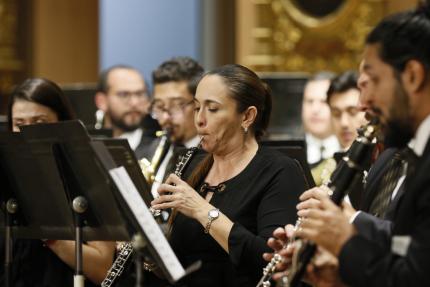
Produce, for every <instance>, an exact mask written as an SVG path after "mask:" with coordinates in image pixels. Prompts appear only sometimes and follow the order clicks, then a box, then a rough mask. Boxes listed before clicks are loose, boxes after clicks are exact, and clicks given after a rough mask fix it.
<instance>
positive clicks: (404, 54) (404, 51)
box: [366, 1, 430, 76]
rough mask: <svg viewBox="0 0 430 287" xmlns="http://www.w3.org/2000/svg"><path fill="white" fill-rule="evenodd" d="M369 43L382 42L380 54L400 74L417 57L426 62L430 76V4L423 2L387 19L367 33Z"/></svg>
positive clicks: (380, 43) (424, 63)
mask: <svg viewBox="0 0 430 287" xmlns="http://www.w3.org/2000/svg"><path fill="white" fill-rule="evenodd" d="M427 2H429V1H427ZM366 44H379V45H380V46H379V56H380V57H381V59H382V60H383V61H384V62H385V63H387V64H388V65H390V66H392V67H393V68H394V70H395V71H396V72H397V73H400V72H402V71H403V70H404V69H405V67H406V63H407V62H408V61H409V60H417V61H419V62H420V63H422V65H423V66H424V68H425V71H426V74H427V76H428V71H429V68H430V7H429V4H422V5H420V6H419V7H418V8H417V9H415V10H413V11H407V12H402V13H398V14H395V15H392V16H390V17H387V18H385V19H384V20H382V21H381V22H380V23H379V24H378V25H377V26H376V27H375V28H374V29H373V30H372V31H371V32H370V34H369V35H368V36H367V39H366Z"/></svg>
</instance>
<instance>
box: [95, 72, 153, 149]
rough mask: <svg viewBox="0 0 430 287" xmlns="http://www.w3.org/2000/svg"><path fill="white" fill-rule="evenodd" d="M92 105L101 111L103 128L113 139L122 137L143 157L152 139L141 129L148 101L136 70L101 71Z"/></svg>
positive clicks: (151, 136) (144, 87)
mask: <svg viewBox="0 0 430 287" xmlns="http://www.w3.org/2000/svg"><path fill="white" fill-rule="evenodd" d="M95 103H96V106H97V108H98V109H99V110H102V111H103V112H104V122H103V124H104V127H105V128H111V129H112V132H113V137H114V138H126V139H127V140H128V142H129V144H130V147H131V148H132V149H133V150H134V151H135V153H136V156H137V157H138V158H142V157H143V156H145V155H146V154H147V152H148V151H147V150H148V146H149V145H150V144H151V142H152V141H153V140H154V137H153V135H152V134H151V133H147V132H145V131H144V130H143V128H142V120H143V118H144V117H145V115H147V114H148V113H149V106H150V100H149V96H148V92H147V88H146V85H145V81H144V79H143V77H142V75H141V74H140V73H139V71H138V70H136V69H135V68H133V67H130V66H126V65H116V66H112V67H110V68H108V69H106V70H104V71H102V72H101V74H100V77H99V82H98V87H97V93H96V96H95Z"/></svg>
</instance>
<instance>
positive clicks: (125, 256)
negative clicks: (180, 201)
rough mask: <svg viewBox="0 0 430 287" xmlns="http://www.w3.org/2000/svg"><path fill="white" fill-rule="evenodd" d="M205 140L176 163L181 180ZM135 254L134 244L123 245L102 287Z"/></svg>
mask: <svg viewBox="0 0 430 287" xmlns="http://www.w3.org/2000/svg"><path fill="white" fill-rule="evenodd" d="M202 141H203V138H201V139H200V142H199V144H198V145H197V146H196V147H192V148H190V149H188V150H187V152H186V154H185V155H184V156H182V157H181V159H180V160H179V162H177V163H176V167H175V171H174V173H175V174H176V175H177V176H178V177H180V178H181V176H182V174H183V173H184V171H185V169H186V168H187V167H188V164H189V163H190V161H191V158H192V157H193V156H194V155H195V153H196V151H197V150H198V149H199V148H200V147H201V144H202ZM153 215H154V216H156V215H155V214H153ZM132 253H133V244H132V243H131V242H126V243H124V244H122V245H121V246H120V248H119V252H118V256H117V258H116V259H115V261H114V262H113V264H112V266H111V268H110V269H109V271H108V272H107V275H106V277H105V279H104V280H103V282H102V283H101V287H110V286H112V285H113V284H114V283H115V281H116V280H117V279H118V277H119V276H121V274H122V272H123V271H124V269H125V267H126V266H127V265H128V263H129V259H130V258H131V255H132ZM143 268H144V269H145V270H147V271H151V270H152V269H153V264H148V263H144V264H143Z"/></svg>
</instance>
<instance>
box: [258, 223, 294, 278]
mask: <svg viewBox="0 0 430 287" xmlns="http://www.w3.org/2000/svg"><path fill="white" fill-rule="evenodd" d="M293 235H294V226H293V225H291V224H288V225H286V226H285V228H281V227H279V228H277V229H275V231H273V237H272V238H269V240H268V241H267V245H268V246H269V247H270V248H272V249H273V250H274V252H276V253H278V254H279V255H281V256H282V257H283V260H282V262H281V263H279V264H277V265H276V270H277V271H278V272H277V273H275V274H273V276H272V278H273V279H274V280H278V279H279V278H281V277H282V276H283V275H285V272H284V271H285V270H286V269H287V268H288V267H289V266H290V262H291V257H292V254H293V251H294V247H293V245H289V246H287V244H288V241H289V239H290V238H291V237H293ZM273 254H274V253H264V254H263V258H264V259H265V260H266V261H270V260H272V258H273Z"/></svg>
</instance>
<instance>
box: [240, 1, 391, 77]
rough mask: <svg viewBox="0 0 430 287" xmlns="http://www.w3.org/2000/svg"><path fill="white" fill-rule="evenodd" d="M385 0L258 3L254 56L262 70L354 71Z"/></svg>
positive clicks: (250, 61) (248, 61) (249, 58)
mask: <svg viewBox="0 0 430 287" xmlns="http://www.w3.org/2000/svg"><path fill="white" fill-rule="evenodd" d="M385 2H386V1H385V0H309V1H306V0H264V1H262V0H258V1H257V0H254V1H253V5H255V10H254V11H255V12H256V21H255V22H256V24H255V26H254V28H253V31H252V34H251V35H252V37H253V39H252V41H253V42H254V45H253V51H252V53H251V54H250V55H247V56H246V57H245V58H244V60H245V63H244V64H245V65H248V66H250V67H251V68H254V69H255V70H257V71H305V72H316V71H320V70H331V71H343V70H346V69H355V68H357V67H358V63H359V61H360V58H361V53H362V51H363V46H364V40H365V37H366V35H367V34H368V32H369V31H370V29H371V28H372V27H373V26H374V25H375V24H376V23H377V22H378V21H379V20H380V19H381V18H382V17H383V16H384V14H385V13H384V12H385V4H386V3H385Z"/></svg>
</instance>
